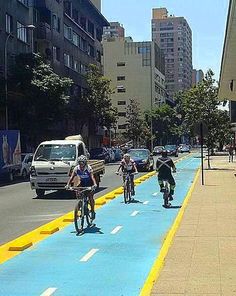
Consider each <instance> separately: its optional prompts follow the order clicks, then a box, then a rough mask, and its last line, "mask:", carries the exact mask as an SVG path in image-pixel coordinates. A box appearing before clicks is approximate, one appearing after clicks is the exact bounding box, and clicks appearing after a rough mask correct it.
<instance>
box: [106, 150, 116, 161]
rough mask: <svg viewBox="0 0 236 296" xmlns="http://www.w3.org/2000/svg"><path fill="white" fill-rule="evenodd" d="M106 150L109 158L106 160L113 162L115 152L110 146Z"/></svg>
mask: <svg viewBox="0 0 236 296" xmlns="http://www.w3.org/2000/svg"><path fill="white" fill-rule="evenodd" d="M107 151H108V153H109V160H108V162H114V161H115V153H114V151H113V149H112V148H107Z"/></svg>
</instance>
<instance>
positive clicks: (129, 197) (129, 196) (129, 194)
mask: <svg viewBox="0 0 236 296" xmlns="http://www.w3.org/2000/svg"><path fill="white" fill-rule="evenodd" d="M128 202H129V203H130V202H131V183H130V182H129V184H128Z"/></svg>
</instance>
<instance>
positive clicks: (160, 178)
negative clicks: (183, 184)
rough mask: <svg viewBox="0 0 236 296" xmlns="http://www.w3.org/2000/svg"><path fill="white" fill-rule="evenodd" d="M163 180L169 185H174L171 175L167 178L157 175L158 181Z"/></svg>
mask: <svg viewBox="0 0 236 296" xmlns="http://www.w3.org/2000/svg"><path fill="white" fill-rule="evenodd" d="M163 180H168V182H169V183H170V185H175V179H174V178H173V176H172V175H168V176H163V175H158V181H163Z"/></svg>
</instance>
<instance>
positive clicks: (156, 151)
mask: <svg viewBox="0 0 236 296" xmlns="http://www.w3.org/2000/svg"><path fill="white" fill-rule="evenodd" d="M163 149H164V146H155V147H154V148H153V152H152V154H153V155H159V154H161V152H162V150H163Z"/></svg>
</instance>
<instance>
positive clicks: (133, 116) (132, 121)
mask: <svg viewBox="0 0 236 296" xmlns="http://www.w3.org/2000/svg"><path fill="white" fill-rule="evenodd" d="M126 118H127V122H126V131H125V133H124V134H125V136H126V138H127V139H128V140H133V142H134V146H135V147H137V145H138V143H139V142H140V141H141V142H146V141H147V140H148V139H150V138H151V133H150V128H149V126H148V124H147V122H146V121H145V120H144V117H143V114H142V112H141V110H140V107H139V103H138V102H137V101H136V100H135V99H131V100H130V103H129V105H128V106H127V112H126Z"/></svg>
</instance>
